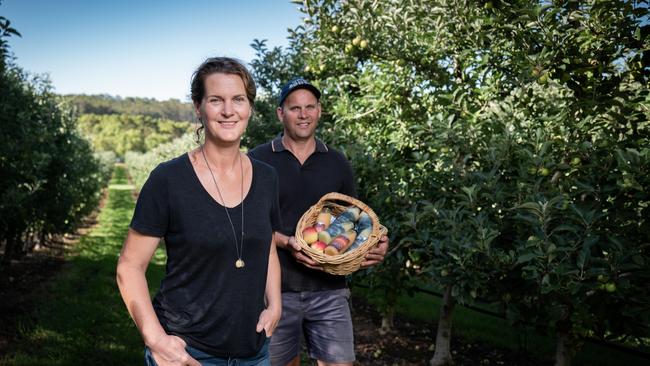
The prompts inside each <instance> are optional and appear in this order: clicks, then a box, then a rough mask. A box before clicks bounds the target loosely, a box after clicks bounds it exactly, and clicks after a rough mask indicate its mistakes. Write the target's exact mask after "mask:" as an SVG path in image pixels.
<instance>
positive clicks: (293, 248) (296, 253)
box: [287, 236, 323, 271]
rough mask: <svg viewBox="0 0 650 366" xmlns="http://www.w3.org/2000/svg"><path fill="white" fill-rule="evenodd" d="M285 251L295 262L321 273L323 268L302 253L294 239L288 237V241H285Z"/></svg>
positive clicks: (293, 237)
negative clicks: (289, 253) (288, 252)
mask: <svg viewBox="0 0 650 366" xmlns="http://www.w3.org/2000/svg"><path fill="white" fill-rule="evenodd" d="M287 250H288V251H290V252H291V255H293V257H294V258H296V260H297V261H298V262H300V263H302V264H304V265H305V266H307V267H309V268H311V269H315V270H319V271H322V270H323V267H321V266H320V265H319V264H318V262H316V261H314V260H313V259H311V258H309V257H308V256H306V255H305V254H304V253H303V252H302V248H301V247H300V244H298V242H296V237H295V236H291V237H289V240H287Z"/></svg>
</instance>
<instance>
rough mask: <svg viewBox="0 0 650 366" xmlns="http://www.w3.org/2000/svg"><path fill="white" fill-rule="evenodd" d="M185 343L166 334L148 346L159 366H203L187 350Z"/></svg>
mask: <svg viewBox="0 0 650 366" xmlns="http://www.w3.org/2000/svg"><path fill="white" fill-rule="evenodd" d="M185 346H187V343H185V341H184V340H182V339H181V338H180V337H177V336H175V335H169V334H164V335H162V336H160V338H158V340H156V341H155V342H154V343H153V344H151V345H148V347H149V350H150V351H151V355H152V356H153V359H154V360H155V361H156V363H157V364H158V366H179V365H181V366H201V363H199V361H197V360H195V359H194V358H192V356H190V355H189V353H187V351H186V350H185Z"/></svg>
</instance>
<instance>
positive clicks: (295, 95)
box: [276, 89, 321, 141]
mask: <svg viewBox="0 0 650 366" xmlns="http://www.w3.org/2000/svg"><path fill="white" fill-rule="evenodd" d="M320 111H321V109H320V103H319V102H318V99H316V96H315V95H314V94H312V92H310V91H309V90H307V89H298V90H295V91H293V92H292V93H291V94H289V96H287V98H286V99H285V100H284V104H283V105H282V107H278V109H277V111H276V112H277V115H278V119H279V120H280V121H282V124H283V125H284V133H285V135H288V137H289V138H291V139H292V140H294V141H299V140H308V139H311V138H313V137H314V134H315V133H316V127H317V126H318V119H319V118H320Z"/></svg>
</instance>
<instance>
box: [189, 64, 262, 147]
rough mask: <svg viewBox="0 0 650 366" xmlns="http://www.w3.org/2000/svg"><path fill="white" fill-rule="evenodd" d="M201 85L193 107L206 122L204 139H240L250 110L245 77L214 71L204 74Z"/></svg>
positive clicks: (224, 140)
mask: <svg viewBox="0 0 650 366" xmlns="http://www.w3.org/2000/svg"><path fill="white" fill-rule="evenodd" d="M204 87H205V96H204V97H203V100H201V104H199V105H196V104H195V105H194V108H195V110H196V113H197V115H198V116H199V117H200V119H201V121H203V124H204V126H205V133H206V139H207V138H214V139H216V140H217V141H218V142H226V143H228V142H239V140H240V138H241V136H242V135H243V134H244V132H245V131H246V126H248V119H249V118H250V116H251V112H252V107H251V104H250V102H249V100H248V98H247V97H246V88H245V87H244V81H243V80H242V79H241V77H239V76H238V75H233V74H224V73H214V74H210V75H208V76H207V77H206V78H205V80H204Z"/></svg>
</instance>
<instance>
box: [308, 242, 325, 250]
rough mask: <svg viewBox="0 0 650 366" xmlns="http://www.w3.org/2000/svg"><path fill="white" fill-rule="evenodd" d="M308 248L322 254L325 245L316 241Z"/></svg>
mask: <svg viewBox="0 0 650 366" xmlns="http://www.w3.org/2000/svg"><path fill="white" fill-rule="evenodd" d="M310 247H311V248H312V249H315V250H318V251H319V252H322V251H323V250H325V248H326V247H327V244H325V243H324V242H322V241H320V240H316V241H315V242H313V243H311V245H310Z"/></svg>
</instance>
